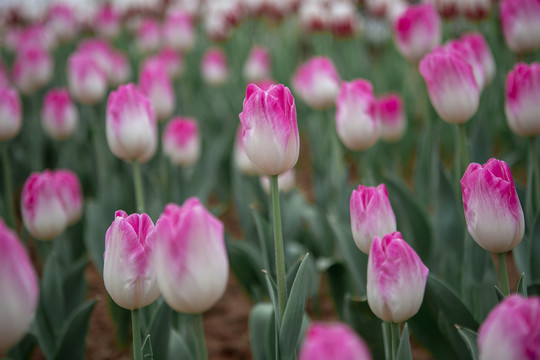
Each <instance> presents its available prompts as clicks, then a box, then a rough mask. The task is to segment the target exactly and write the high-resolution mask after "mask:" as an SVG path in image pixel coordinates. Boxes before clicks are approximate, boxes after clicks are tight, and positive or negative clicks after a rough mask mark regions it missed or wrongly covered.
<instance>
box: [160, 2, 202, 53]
mask: <svg viewBox="0 0 540 360" xmlns="http://www.w3.org/2000/svg"><path fill="white" fill-rule="evenodd" d="M162 32H163V44H164V45H165V46H167V47H169V48H171V49H175V50H177V51H180V52H182V53H186V52H188V51H189V50H191V48H193V45H194V44H195V28H194V25H193V19H192V17H191V15H190V14H189V13H188V12H185V11H181V10H175V11H171V12H169V13H168V14H167V17H166V18H165V22H164V24H163V27H162Z"/></svg>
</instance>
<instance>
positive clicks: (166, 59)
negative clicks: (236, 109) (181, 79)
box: [143, 49, 184, 78]
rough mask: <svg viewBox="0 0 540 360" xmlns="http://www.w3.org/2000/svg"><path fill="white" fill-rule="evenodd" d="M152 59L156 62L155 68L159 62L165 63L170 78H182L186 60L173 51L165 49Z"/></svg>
mask: <svg viewBox="0 0 540 360" xmlns="http://www.w3.org/2000/svg"><path fill="white" fill-rule="evenodd" d="M152 59H154V60H153V61H155V62H156V64H155V65H154V66H157V62H162V63H163V65H164V66H165V69H166V70H167V74H168V75H169V77H170V78H176V77H178V76H180V74H182V71H183V70H184V58H183V57H182V56H180V55H179V54H178V53H177V52H176V51H175V50H173V49H163V50H161V51H160V52H159V54H158V55H156V56H155V57H153V58H152ZM150 61H152V60H150ZM143 66H144V65H143Z"/></svg>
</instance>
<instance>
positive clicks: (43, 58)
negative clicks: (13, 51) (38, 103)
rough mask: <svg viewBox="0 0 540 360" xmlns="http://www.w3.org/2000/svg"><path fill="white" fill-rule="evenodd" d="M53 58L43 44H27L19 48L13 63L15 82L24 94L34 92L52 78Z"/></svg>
mask: <svg viewBox="0 0 540 360" xmlns="http://www.w3.org/2000/svg"><path fill="white" fill-rule="evenodd" d="M52 70H53V60H52V58H51V55H50V54H49V53H48V52H47V50H46V49H44V48H43V46H41V45H27V46H24V47H23V48H21V49H20V50H18V52H17V57H16V58H15V61H14V63H13V82H14V83H15V85H16V86H17V88H18V89H19V90H20V91H21V93H23V94H32V93H33V92H34V91H36V90H38V89H40V88H42V87H43V86H45V85H46V84H47V83H48V82H49V80H50V79H51V75H52Z"/></svg>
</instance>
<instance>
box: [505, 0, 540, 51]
mask: <svg viewBox="0 0 540 360" xmlns="http://www.w3.org/2000/svg"><path fill="white" fill-rule="evenodd" d="M499 12H500V18H501V25H502V30H503V34H504V39H505V41H506V45H508V47H509V48H510V50H512V51H513V52H515V53H523V52H529V51H533V50H535V49H537V48H538V47H539V46H540V0H502V1H501V3H500V5H499Z"/></svg>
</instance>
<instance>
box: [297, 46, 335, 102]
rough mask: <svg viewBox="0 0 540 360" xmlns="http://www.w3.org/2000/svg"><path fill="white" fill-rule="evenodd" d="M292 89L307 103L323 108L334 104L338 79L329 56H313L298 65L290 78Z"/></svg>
mask: <svg viewBox="0 0 540 360" xmlns="http://www.w3.org/2000/svg"><path fill="white" fill-rule="evenodd" d="M292 84H293V89H294V91H295V92H296V93H298V95H299V96H300V97H301V98H302V99H303V100H304V101H305V102H306V103H308V105H310V106H312V107H314V108H316V109H324V108H327V107H330V106H332V105H333V104H334V101H335V100H336V96H337V95H338V92H339V86H340V79H339V74H338V73H337V71H336V68H335V67H334V64H333V63H332V61H331V60H330V59H329V58H326V57H322V56H320V57H314V58H311V60H309V61H307V62H305V63H304V64H302V65H300V66H299V67H298V69H297V70H296V72H295V73H294V75H293V78H292Z"/></svg>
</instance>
